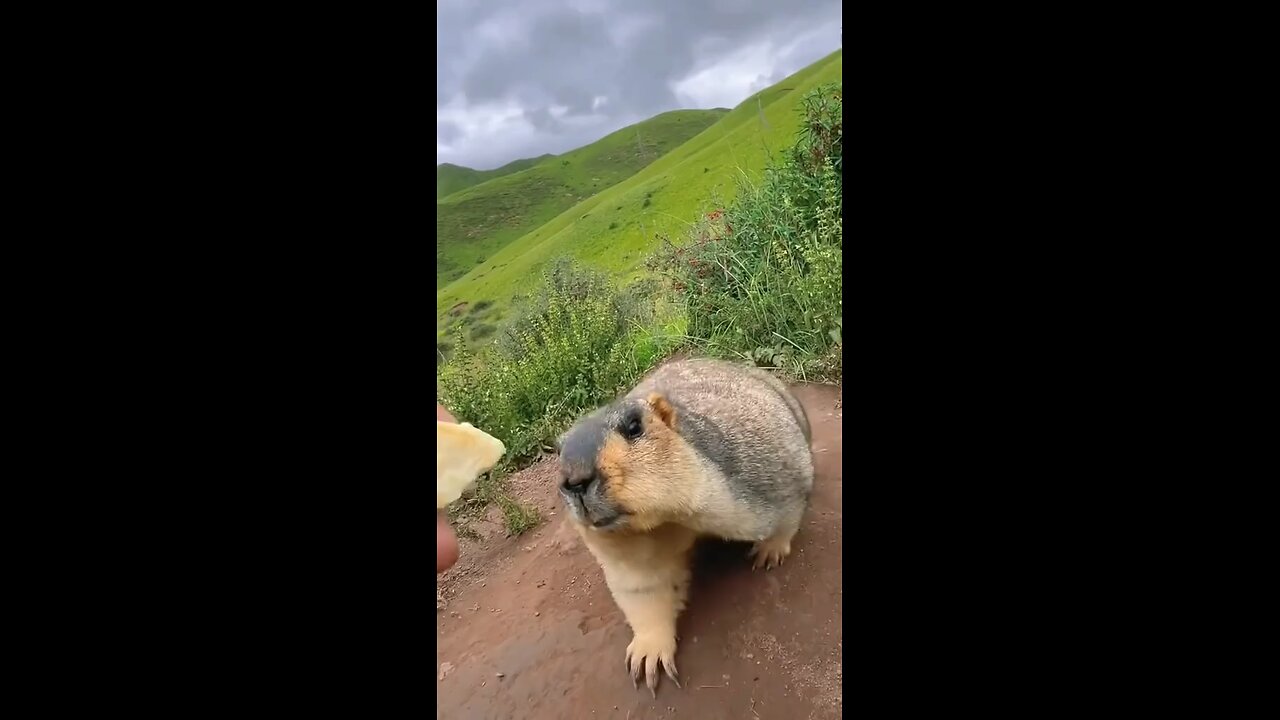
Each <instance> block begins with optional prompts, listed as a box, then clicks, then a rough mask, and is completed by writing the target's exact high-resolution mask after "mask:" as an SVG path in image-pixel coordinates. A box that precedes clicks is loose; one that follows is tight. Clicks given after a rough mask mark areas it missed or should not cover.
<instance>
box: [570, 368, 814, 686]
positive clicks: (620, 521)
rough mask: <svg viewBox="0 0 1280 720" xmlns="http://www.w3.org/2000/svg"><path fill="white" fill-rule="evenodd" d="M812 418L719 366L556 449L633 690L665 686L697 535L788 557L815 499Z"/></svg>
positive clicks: (677, 376)
mask: <svg viewBox="0 0 1280 720" xmlns="http://www.w3.org/2000/svg"><path fill="white" fill-rule="evenodd" d="M809 440H810V430H809V423H808V419H807V418H806V417H805V414H804V410H803V408H802V407H801V406H800V403H799V402H798V401H797V400H796V399H795V397H794V396H792V395H791V393H790V392H789V391H788V390H787V388H786V386H785V385H783V384H782V383H781V382H780V381H778V380H777V379H775V378H774V377H772V376H771V375H769V374H767V373H765V372H764V371H762V370H759V369H756V368H751V367H746V366H741V365H735V364H732V363H726V362H720V361H714V360H685V361H678V362H673V363H670V364H668V365H666V366H664V367H662V368H659V369H658V370H657V371H655V372H654V373H652V374H651V375H649V376H648V377H646V378H645V379H644V380H642V381H641V382H640V384H639V385H637V386H636V387H635V389H634V390H632V391H631V392H629V393H627V394H626V396H624V397H623V398H620V399H619V400H618V401H616V402H614V403H613V404H611V405H609V406H607V407H604V408H601V409H600V410H597V411H596V412H594V413H592V414H590V415H588V416H587V417H585V418H583V419H582V420H580V421H579V422H578V423H577V424H576V425H575V426H574V427H573V428H572V429H571V430H570V431H569V432H567V433H565V435H564V436H563V437H562V438H561V440H560V466H561V467H560V469H561V494H562V495H563V496H564V498H565V501H566V503H567V504H568V506H569V509H570V511H571V512H572V514H573V517H574V519H575V520H576V521H577V523H576V524H577V527H578V530H579V532H580V534H581V535H582V537H583V539H584V540H585V541H586V543H587V547H588V548H589V549H590V550H591V553H592V554H593V555H594V556H595V558H596V560H597V561H598V562H599V563H600V566H601V568H602V569H603V570H604V574H605V580H606V582H607V583H608V585H609V589H610V591H611V592H612V594H613V597H614V599H615V601H617V603H618V605H619V607H620V608H621V609H622V611H623V613H624V614H625V615H626V617H627V621H628V623H630V625H631V628H632V630H633V631H634V633H635V637H634V639H633V640H632V642H631V645H630V646H628V648H627V662H628V667H629V668H630V669H631V671H632V673H633V677H638V676H639V675H640V674H642V673H643V674H644V675H645V677H646V681H647V684H648V685H649V688H650V690H653V689H654V688H655V687H656V684H657V670H658V667H659V666H660V665H661V666H663V667H664V669H665V670H666V671H667V674H668V675H669V676H671V677H672V679H673V680H674V679H675V678H676V672H675V650H676V641H675V625H676V618H677V616H678V615H679V613H680V611H681V610H682V609H683V608H684V604H685V597H686V594H687V590H688V585H689V551H690V549H691V548H692V546H693V542H694V540H695V539H696V538H697V536H699V535H712V536H716V537H720V538H725V539H729V540H747V541H752V542H754V543H755V546H754V547H753V548H752V550H751V555H753V556H755V566H756V567H760V566H762V565H763V566H766V567H773V566H774V565H776V564H779V563H781V562H782V560H783V559H784V558H786V556H787V555H788V554H790V552H791V539H792V538H793V537H794V536H795V533H796V531H797V530H798V529H799V527H800V523H801V518H802V516H803V514H804V511H805V508H806V507H807V505H808V498H809V494H810V491H811V490H812V488H813V456H812V454H811V452H810V449H809Z"/></svg>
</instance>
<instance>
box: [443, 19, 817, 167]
mask: <svg viewBox="0 0 1280 720" xmlns="http://www.w3.org/2000/svg"><path fill="white" fill-rule="evenodd" d="M841 13H842V11H841V4H840V2H838V1H834V2H833V0H789V1H788V2H760V1H759V0H649V1H648V2H644V3H634V2H624V1H623V0H488V1H487V2H475V1H474V0H437V4H436V21H437V24H436V43H437V56H436V162H437V163H442V162H451V163H455V164H457V165H465V166H468V167H474V168H478V169H488V168H492V167H497V166H499V165H502V164H504V163H507V162H510V161H512V160H515V159H517V158H522V157H533V156H537V155H541V154H543V153H548V152H550V153H560V152H565V151H567V150H572V149H573V148H575V147H580V146H582V145H585V144H587V143H590V142H592V141H594V140H596V139H598V138H600V137H602V136H604V135H606V134H608V133H610V132H612V131H614V130H617V129H618V128H621V127H624V126H626V125H629V124H631V123H634V122H639V121H641V120H644V119H646V118H649V117H652V116H653V115H656V114H658V113H660V112H664V111H667V110H674V109H677V108H710V107H733V106H734V105H737V104H738V103H739V102H741V101H742V100H744V99H745V98H746V97H747V96H748V95H750V94H751V93H753V92H755V91H757V90H759V89H761V88H763V87H767V86H768V85H771V84H773V83H775V82H777V81H779V80H781V79H782V78H784V77H786V76H787V75H790V74H791V73H793V72H795V71H796V70H799V69H800V68H802V67H804V66H806V65H808V64H810V63H812V62H814V61H815V60H817V59H819V58H821V57H823V56H824V55H827V54H828V53H830V52H832V51H834V50H836V49H837V48H839V47H840V25H841V17H842V14H841Z"/></svg>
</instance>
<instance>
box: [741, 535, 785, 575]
mask: <svg viewBox="0 0 1280 720" xmlns="http://www.w3.org/2000/svg"><path fill="white" fill-rule="evenodd" d="M790 554H791V538H790V537H778V536H776V535H775V536H774V537H771V538H766V539H764V540H761V541H760V542H758V543H756V544H755V545H753V546H752V547H751V552H749V553H747V557H754V558H755V562H753V563H752V564H751V569H752V570H758V569H759V568H761V567H763V568H764V569H766V570H772V569H773V568H775V567H777V566H778V565H781V564H782V561H783V560H785V559H787V556H788V555H790Z"/></svg>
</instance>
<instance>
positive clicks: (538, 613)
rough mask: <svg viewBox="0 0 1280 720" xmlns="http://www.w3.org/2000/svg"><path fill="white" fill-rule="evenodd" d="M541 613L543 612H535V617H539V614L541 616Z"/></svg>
mask: <svg viewBox="0 0 1280 720" xmlns="http://www.w3.org/2000/svg"><path fill="white" fill-rule="evenodd" d="M541 614H542V613H540V612H535V613H534V614H533V616H534V617H538V616H539V615H541Z"/></svg>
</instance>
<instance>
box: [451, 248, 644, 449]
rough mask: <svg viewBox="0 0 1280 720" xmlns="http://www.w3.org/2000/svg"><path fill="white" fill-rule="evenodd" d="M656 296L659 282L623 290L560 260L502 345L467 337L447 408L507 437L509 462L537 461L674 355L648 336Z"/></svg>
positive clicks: (460, 343) (460, 345)
mask: <svg viewBox="0 0 1280 720" xmlns="http://www.w3.org/2000/svg"><path fill="white" fill-rule="evenodd" d="M652 291H653V287H652V285H651V284H650V285H640V286H635V287H629V288H623V289H616V288H615V287H614V285H613V284H612V283H611V282H610V281H609V280H608V278H607V277H605V276H604V275H603V274H601V273H598V272H595V271H590V270H586V269H584V268H582V267H580V266H578V265H576V264H574V263H573V262H571V261H569V260H558V261H556V262H553V263H552V264H551V265H550V267H548V269H547V270H546V272H545V273H544V282H543V284H542V286H541V289H540V290H539V292H538V294H537V295H536V296H535V297H533V298H531V299H530V300H529V301H528V302H527V303H523V304H524V306H525V309H524V310H522V311H521V313H520V314H519V315H517V316H516V317H514V318H513V319H512V321H511V322H510V324H509V325H508V326H507V328H506V329H505V330H504V331H503V332H502V334H501V337H500V338H499V340H498V342H496V343H493V344H490V345H488V346H486V347H483V348H480V349H477V350H473V349H471V348H468V347H466V344H465V340H464V339H463V338H462V337H461V336H459V338H458V340H457V341H456V343H455V351H454V355H453V358H452V359H451V361H450V362H449V363H448V364H447V365H445V366H444V367H443V368H441V369H440V371H439V373H438V375H437V378H438V383H437V392H438V394H439V397H440V401H441V402H442V403H444V405H445V406H446V407H448V408H449V409H450V410H451V411H452V412H453V413H454V414H455V415H456V416H457V417H459V418H465V419H466V420H467V421H468V422H470V423H472V424H473V425H475V426H476V427H480V428H484V430H485V432H487V433H489V434H491V435H493V436H494V437H497V438H498V439H500V440H502V442H503V443H504V444H506V446H507V456H506V459H505V460H506V462H508V463H515V462H518V461H520V460H521V459H524V458H527V457H529V456H531V455H532V454H534V453H535V452H536V451H537V449H538V447H539V446H540V445H544V444H547V443H549V442H551V441H552V440H553V439H554V438H555V437H556V435H558V434H559V433H560V432H562V431H563V430H564V429H565V428H566V427H568V425H569V423H570V422H572V421H573V420H574V419H575V418H576V417H577V416H578V415H579V414H581V413H582V412H583V411H584V410H587V409H589V408H594V407H597V406H599V405H602V404H604V403H606V402H608V401H610V400H612V399H613V398H614V397H616V396H617V394H618V392H619V391H621V390H623V389H624V388H625V387H626V386H627V385H629V384H630V383H632V382H634V381H635V380H636V379H637V378H638V377H639V376H640V374H641V373H643V372H644V371H645V370H646V369H647V368H648V363H649V362H651V361H652V360H653V359H654V358H655V356H656V355H657V354H658V353H660V352H662V351H663V350H665V349H666V348H665V347H663V346H662V343H661V342H660V341H655V339H654V338H653V337H652V336H650V335H649V334H648V333H646V332H645V331H644V330H643V325H644V324H645V323H646V322H648V320H649V319H650V318H651V317H652V311H653V310H652V308H653V302H652V300H651V294H652ZM655 343H656V345H655ZM638 347H639V348H643V349H644V350H645V351H644V352H637V348H638Z"/></svg>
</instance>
